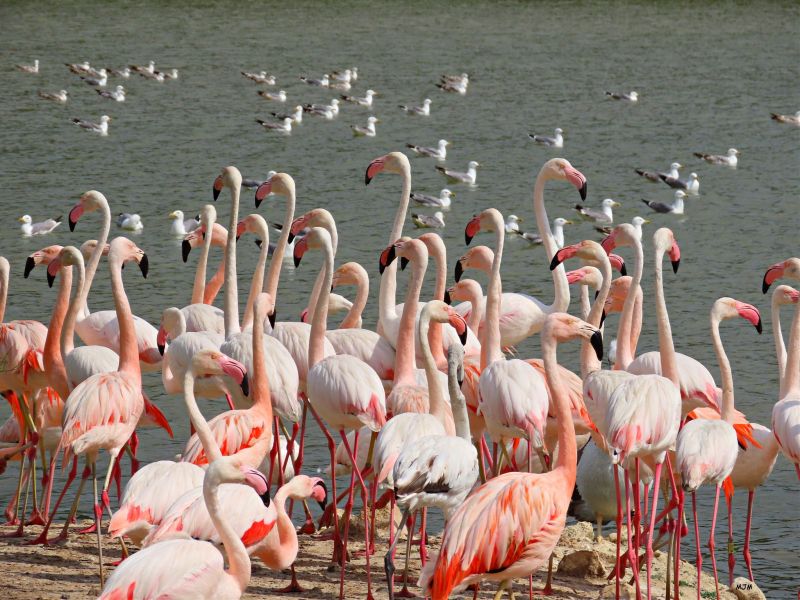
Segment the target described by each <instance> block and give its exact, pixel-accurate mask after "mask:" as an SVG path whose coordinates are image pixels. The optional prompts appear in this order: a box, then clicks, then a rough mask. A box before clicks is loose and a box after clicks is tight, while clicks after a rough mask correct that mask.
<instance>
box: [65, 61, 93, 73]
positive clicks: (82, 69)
mask: <svg viewBox="0 0 800 600" xmlns="http://www.w3.org/2000/svg"><path fill="white" fill-rule="evenodd" d="M64 66H65V67H67V68H68V69H69V70H70V71H71V72H72V73H75V74H76V75H88V74H89V72H90V71H92V70H93V69H92V67H91V65H90V64H89V61H87V60H85V61H83V62H82V63H64Z"/></svg>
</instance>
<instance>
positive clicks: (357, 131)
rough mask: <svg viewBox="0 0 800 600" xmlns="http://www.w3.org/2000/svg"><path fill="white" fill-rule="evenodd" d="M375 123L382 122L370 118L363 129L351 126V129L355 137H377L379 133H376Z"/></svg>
mask: <svg viewBox="0 0 800 600" xmlns="http://www.w3.org/2000/svg"><path fill="white" fill-rule="evenodd" d="M375 123H380V121H379V120H378V119H377V118H376V117H372V116H370V117H369V118H368V119H367V125H366V127H362V126H360V125H351V126H350V128H351V129H352V130H353V135H354V136H355V137H364V136H366V137H375V134H376V133H377V132H376V131H375Z"/></svg>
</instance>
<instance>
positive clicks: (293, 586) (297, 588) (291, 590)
mask: <svg viewBox="0 0 800 600" xmlns="http://www.w3.org/2000/svg"><path fill="white" fill-rule="evenodd" d="M272 591H273V592H274V593H276V594H296V593H298V592H305V591H307V590H306V588H304V587H302V586H301V585H300V584H299V583H297V579H293V580H292V582H291V583H290V584H289V585H287V586H286V587H285V588H281V589H279V590H272Z"/></svg>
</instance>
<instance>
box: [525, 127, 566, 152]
mask: <svg viewBox="0 0 800 600" xmlns="http://www.w3.org/2000/svg"><path fill="white" fill-rule="evenodd" d="M562 133H564V132H563V130H562V129H561V128H560V127H556V129H555V135H554V136H553V137H550V136H546V135H535V134H533V133H529V134H528V137H529V138H531V139H532V140H533V141H534V142H536V143H537V144H541V145H542V146H546V147H548V148H563V147H564V136H563V135H561V134H562Z"/></svg>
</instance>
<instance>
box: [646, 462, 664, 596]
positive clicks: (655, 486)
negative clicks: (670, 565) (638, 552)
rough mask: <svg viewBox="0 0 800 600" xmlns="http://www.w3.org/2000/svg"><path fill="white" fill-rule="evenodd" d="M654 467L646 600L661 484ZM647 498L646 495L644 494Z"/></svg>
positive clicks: (648, 593) (659, 464) (657, 469)
mask: <svg viewBox="0 0 800 600" xmlns="http://www.w3.org/2000/svg"><path fill="white" fill-rule="evenodd" d="M662 464H663V463H658V464H657V465H656V472H655V473H654V475H655V479H654V481H653V506H651V507H650V528H649V529H648V531H647V600H650V598H651V590H652V584H651V577H652V569H653V533H654V530H655V527H656V510H657V509H658V486H659V483H661V466H662ZM645 497H647V494H645Z"/></svg>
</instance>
